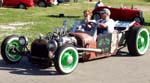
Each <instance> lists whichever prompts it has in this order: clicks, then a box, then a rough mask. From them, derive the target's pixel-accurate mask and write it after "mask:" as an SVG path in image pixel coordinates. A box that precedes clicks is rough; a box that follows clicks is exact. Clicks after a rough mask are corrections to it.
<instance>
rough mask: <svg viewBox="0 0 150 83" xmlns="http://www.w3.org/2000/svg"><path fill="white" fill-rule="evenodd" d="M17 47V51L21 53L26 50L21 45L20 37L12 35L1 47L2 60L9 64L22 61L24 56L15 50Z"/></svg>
mask: <svg viewBox="0 0 150 83" xmlns="http://www.w3.org/2000/svg"><path fill="white" fill-rule="evenodd" d="M14 47H16V49H17V50H18V51H20V52H23V51H24V48H22V46H21V45H20V43H19V37H18V36H15V35H10V36H8V37H6V38H5V39H4V41H3V42H2V45H1V55H2V58H3V59H4V60H5V61H6V62H7V63H17V62H19V61H20V60H21V59H22V57H23V56H22V55H20V54H18V53H17V52H15V51H14V50H13V48H14Z"/></svg>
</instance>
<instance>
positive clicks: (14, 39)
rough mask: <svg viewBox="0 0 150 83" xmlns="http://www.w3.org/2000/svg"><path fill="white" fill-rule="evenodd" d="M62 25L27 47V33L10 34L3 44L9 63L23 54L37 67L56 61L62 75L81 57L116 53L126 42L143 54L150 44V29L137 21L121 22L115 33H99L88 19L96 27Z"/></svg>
mask: <svg viewBox="0 0 150 83" xmlns="http://www.w3.org/2000/svg"><path fill="white" fill-rule="evenodd" d="M64 24H65V25H64V26H63V27H62V28H57V29H56V30H55V31H54V32H49V33H48V34H47V35H46V36H45V37H42V36H39V38H37V39H35V40H34V41H33V42H32V44H31V49H30V50H29V49H28V48H27V47H28V46H27V45H28V41H27V40H28V39H27V37H26V36H16V35H10V36H8V37H6V38H5V39H4V41H3V42H2V44H1V55H2V57H3V59H4V60H5V61H6V62H8V63H17V62H19V61H20V60H21V59H22V57H23V56H24V55H26V56H27V57H28V59H29V61H30V62H31V63H33V64H35V65H36V66H40V67H42V68H47V67H50V66H52V64H54V67H55V68H56V70H57V71H58V72H59V73H60V74H68V73H71V72H73V71H74V70H75V68H76V67H77V64H78V61H79V59H82V60H83V61H88V60H92V59H97V58H102V57H107V56H111V55H115V54H116V53H117V51H119V49H121V48H123V47H125V46H126V45H127V47H128V50H129V52H130V53H131V56H140V55H144V54H145V52H146V51H147V49H148V47H149V32H148V30H147V29H146V28H144V27H143V26H141V25H140V24H139V23H136V22H135V21H132V22H128V21H118V22H116V25H115V32H113V33H108V34H101V33H97V27H98V26H97V23H96V22H89V24H90V25H92V27H93V28H91V29H88V30H86V29H84V28H83V27H82V26H79V25H78V22H75V23H74V26H73V27H72V29H67V28H66V22H64Z"/></svg>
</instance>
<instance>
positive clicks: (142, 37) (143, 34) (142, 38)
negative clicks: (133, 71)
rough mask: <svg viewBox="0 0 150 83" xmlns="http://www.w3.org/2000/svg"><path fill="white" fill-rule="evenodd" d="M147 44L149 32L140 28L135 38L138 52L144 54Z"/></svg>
mask: <svg viewBox="0 0 150 83" xmlns="http://www.w3.org/2000/svg"><path fill="white" fill-rule="evenodd" d="M148 46H149V32H148V31H147V29H141V30H140V31H139V33H138V37H137V39H136V47H137V50H138V52H139V53H140V54H144V53H145V52H146V51H147V49H148Z"/></svg>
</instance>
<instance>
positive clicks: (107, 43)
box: [97, 34, 112, 56]
mask: <svg viewBox="0 0 150 83" xmlns="http://www.w3.org/2000/svg"><path fill="white" fill-rule="evenodd" d="M111 41H112V34H99V35H98V38H97V48H99V49H102V51H103V53H110V48H111ZM99 55H100V54H99V53H97V56H99Z"/></svg>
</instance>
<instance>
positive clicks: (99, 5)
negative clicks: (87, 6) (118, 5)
mask: <svg viewBox="0 0 150 83" xmlns="http://www.w3.org/2000/svg"><path fill="white" fill-rule="evenodd" d="M101 6H104V4H103V2H102V0H99V1H98V2H97V3H96V4H95V8H97V7H101Z"/></svg>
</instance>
